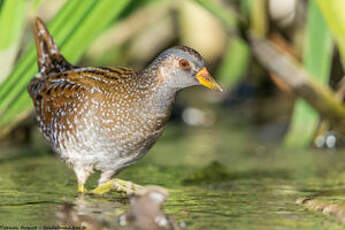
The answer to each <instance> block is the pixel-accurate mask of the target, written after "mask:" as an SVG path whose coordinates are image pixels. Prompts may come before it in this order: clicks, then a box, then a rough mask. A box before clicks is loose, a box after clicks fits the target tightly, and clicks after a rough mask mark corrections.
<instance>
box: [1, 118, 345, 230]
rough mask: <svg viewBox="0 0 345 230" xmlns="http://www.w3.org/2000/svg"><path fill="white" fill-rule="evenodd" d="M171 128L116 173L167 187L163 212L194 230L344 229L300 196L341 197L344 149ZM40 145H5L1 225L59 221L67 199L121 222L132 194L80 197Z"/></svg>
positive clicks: (98, 215)
mask: <svg viewBox="0 0 345 230" xmlns="http://www.w3.org/2000/svg"><path fill="white" fill-rule="evenodd" d="M173 126H174V125H170V127H169V128H168V130H167V132H165V133H164V135H163V137H162V138H161V140H160V141H159V143H158V144H156V145H155V146H154V148H153V149H152V150H151V151H150V153H149V154H148V155H147V156H146V157H145V158H144V159H142V160H141V161H140V163H138V164H136V165H135V166H132V167H130V168H128V169H126V170H124V171H123V172H121V173H120V174H119V175H118V176H119V177H120V178H122V179H129V180H131V181H134V182H136V183H138V184H142V185H147V184H156V185H160V186H163V187H166V188H168V189H169V193H170V194H169V199H168V201H167V202H166V203H165V206H164V210H165V212H166V213H168V214H170V215H172V216H174V218H176V219H177V220H178V221H183V222H185V223H186V225H187V228H188V229H343V228H344V226H343V225H341V224H339V223H338V222H337V221H336V220H335V219H333V218H329V217H325V216H323V215H321V214H318V213H316V212H313V211H308V210H307V209H305V208H304V207H302V206H300V205H297V204H296V199H297V198H298V197H302V196H313V197H316V198H318V199H327V200H334V201H335V202H338V203H341V202H343V201H344V198H345V184H344V182H345V152H341V151H318V150H310V151H304V152H303V151H293V150H284V151H283V150H279V149H278V148H275V147H268V146H264V145H260V144H258V143H257V142H255V141H254V140H253V139H252V138H251V137H250V135H247V134H246V133H247V132H245V131H243V130H242V129H236V128H234V129H231V130H230V131H229V130H225V129H220V128H217V129H216V128H212V129H200V128H198V129H196V128H187V129H186V128H175V127H173ZM34 149H35V150H27V149H25V150H18V149H16V150H13V151H12V150H11V149H3V150H0V151H1V152H3V153H2V154H1V156H2V157H1V159H0V225H3V226H21V225H22V226H38V227H42V226H44V225H54V224H58V222H57V218H56V212H57V210H58V209H59V207H60V206H61V205H62V204H63V203H64V202H71V203H73V204H74V205H75V209H76V210H77V212H78V213H79V214H85V215H89V216H92V217H95V218H103V219H105V220H107V221H109V222H110V223H111V224H114V225H116V219H117V216H118V215H119V214H121V213H123V212H124V211H126V210H127V209H128V207H129V205H128V202H127V200H126V199H124V198H122V197H120V196H119V195H117V194H116V193H111V194H107V195H105V196H103V197H92V196H78V194H77V192H76V191H77V186H76V181H75V176H74V174H73V172H72V171H71V170H70V169H68V168H67V167H66V166H65V165H64V164H63V163H61V162H60V161H59V160H58V159H57V158H56V157H55V156H52V155H49V154H44V153H43V154H42V153H39V154H38V153H36V152H42V150H38V148H37V147H35V148H34ZM43 152H44V151H43ZM96 180H97V178H96V176H94V177H92V178H91V180H90V182H89V184H88V187H89V188H92V187H93V186H94V185H95V184H96ZM344 202H345V201H344Z"/></svg>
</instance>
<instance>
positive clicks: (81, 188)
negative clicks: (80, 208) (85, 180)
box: [78, 183, 87, 193]
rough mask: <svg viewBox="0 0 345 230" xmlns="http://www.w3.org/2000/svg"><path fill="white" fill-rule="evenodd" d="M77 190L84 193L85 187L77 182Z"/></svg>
mask: <svg viewBox="0 0 345 230" xmlns="http://www.w3.org/2000/svg"><path fill="white" fill-rule="evenodd" d="M78 192H80V193H86V192H87V189H86V188H85V185H84V184H81V183H79V184H78Z"/></svg>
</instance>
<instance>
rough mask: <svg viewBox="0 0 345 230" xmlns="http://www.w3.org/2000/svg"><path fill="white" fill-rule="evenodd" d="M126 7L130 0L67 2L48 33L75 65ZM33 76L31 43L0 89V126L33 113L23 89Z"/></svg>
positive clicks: (35, 64) (33, 63)
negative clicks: (30, 112) (29, 112)
mask: <svg viewBox="0 0 345 230" xmlns="http://www.w3.org/2000/svg"><path fill="white" fill-rule="evenodd" d="M129 3H130V0H117V1H113V0H89V1H83V4H80V1H79V0H69V1H67V2H66V4H65V5H64V6H63V7H62V9H61V10H60V11H59V13H58V14H57V15H56V16H55V17H54V18H53V20H52V21H51V22H50V23H49V24H48V29H49V31H50V33H51V34H52V35H53V37H54V39H55V40H56V42H57V44H58V45H59V47H60V49H61V52H62V53H63V55H64V56H65V57H66V58H67V60H68V61H70V62H71V63H75V62H76V61H77V60H78V59H79V58H80V57H81V56H82V54H83V53H84V52H85V50H86V49H87V47H88V46H89V44H90V43H91V42H92V41H93V40H94V39H95V38H96V37H97V36H98V35H100V33H102V32H103V31H104V30H105V29H106V28H107V27H109V26H110V25H111V24H112V23H114V19H116V18H117V17H119V15H120V14H121V12H123V10H124V9H125V8H126V6H127V5H128V4H129ZM36 72H37V63H36V51H35V47H34V45H33V43H32V44H31V45H30V47H29V49H28V51H27V52H26V53H25V54H24V55H23V57H22V58H21V59H20V60H19V61H18V63H17V65H16V67H15V69H14V70H13V72H12V73H11V75H10V76H9V77H8V78H7V79H6V81H5V82H4V83H3V84H2V85H1V86H0V115H1V117H0V126H6V127H10V126H12V125H13V124H14V123H15V122H16V121H17V120H19V119H20V118H22V117H23V116H24V115H23V114H26V113H28V111H30V110H31V109H32V102H31V99H30V98H29V96H28V93H27V90H26V87H27V85H28V83H29V81H30V80H31V78H32V77H33V76H34V75H35V74H36ZM4 130H5V129H2V130H1V131H2V132H4Z"/></svg>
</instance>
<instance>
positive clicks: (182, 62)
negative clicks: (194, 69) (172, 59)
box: [179, 59, 190, 70]
mask: <svg viewBox="0 0 345 230" xmlns="http://www.w3.org/2000/svg"><path fill="white" fill-rule="evenodd" d="M179 64H180V67H181V68H182V69H185V70H188V69H190V65H189V62H188V61H187V60H186V59H182V60H180V62H179Z"/></svg>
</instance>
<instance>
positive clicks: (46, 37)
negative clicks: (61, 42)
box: [34, 17, 73, 76]
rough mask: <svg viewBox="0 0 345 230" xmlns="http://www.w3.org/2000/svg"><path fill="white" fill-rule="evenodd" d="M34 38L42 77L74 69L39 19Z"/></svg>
mask: <svg viewBox="0 0 345 230" xmlns="http://www.w3.org/2000/svg"><path fill="white" fill-rule="evenodd" d="M34 37H35V43H36V50H37V63H38V68H39V71H40V74H41V75H43V76H47V75H48V74H49V73H60V72H64V71H66V70H69V69H72V68H73V65H71V64H70V63H69V62H67V61H66V60H65V58H64V57H63V56H62V55H61V53H60V50H59V48H58V47H57V45H56V43H55V41H54V39H53V37H52V36H51V35H50V34H49V32H48V30H47V27H46V26H45V25H44V23H43V21H42V20H41V19H40V18H39V17H36V19H35V25H34Z"/></svg>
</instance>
